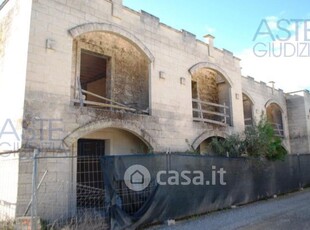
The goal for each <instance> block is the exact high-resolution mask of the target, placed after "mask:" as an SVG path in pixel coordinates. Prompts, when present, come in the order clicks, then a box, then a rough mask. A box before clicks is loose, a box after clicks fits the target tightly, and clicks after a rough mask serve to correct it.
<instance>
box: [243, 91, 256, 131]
mask: <svg viewBox="0 0 310 230" xmlns="http://www.w3.org/2000/svg"><path fill="white" fill-rule="evenodd" d="M242 100H243V116H244V125H245V127H249V126H252V125H253V124H254V119H253V102H252V100H251V99H250V98H249V96H248V95H246V94H245V93H242Z"/></svg>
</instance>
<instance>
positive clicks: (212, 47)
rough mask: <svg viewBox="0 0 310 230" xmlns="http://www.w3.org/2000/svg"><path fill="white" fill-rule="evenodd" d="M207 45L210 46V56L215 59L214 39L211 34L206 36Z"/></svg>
mask: <svg viewBox="0 0 310 230" xmlns="http://www.w3.org/2000/svg"><path fill="white" fill-rule="evenodd" d="M204 38H205V39H206V43H207V44H208V45H209V56H211V57H214V38H215V37H213V36H212V35H211V34H207V35H205V36H204Z"/></svg>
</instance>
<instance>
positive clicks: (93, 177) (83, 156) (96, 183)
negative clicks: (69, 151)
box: [76, 139, 105, 209]
mask: <svg viewBox="0 0 310 230" xmlns="http://www.w3.org/2000/svg"><path fill="white" fill-rule="evenodd" d="M104 155H105V141H104V140H92V139H79V140H78V158H77V178H76V183H77V208H78V209H81V208H83V209H86V208H87V209H89V208H100V209H101V208H104V182H103V175H102V173H103V172H102V168H101V165H100V157H101V156H104Z"/></svg>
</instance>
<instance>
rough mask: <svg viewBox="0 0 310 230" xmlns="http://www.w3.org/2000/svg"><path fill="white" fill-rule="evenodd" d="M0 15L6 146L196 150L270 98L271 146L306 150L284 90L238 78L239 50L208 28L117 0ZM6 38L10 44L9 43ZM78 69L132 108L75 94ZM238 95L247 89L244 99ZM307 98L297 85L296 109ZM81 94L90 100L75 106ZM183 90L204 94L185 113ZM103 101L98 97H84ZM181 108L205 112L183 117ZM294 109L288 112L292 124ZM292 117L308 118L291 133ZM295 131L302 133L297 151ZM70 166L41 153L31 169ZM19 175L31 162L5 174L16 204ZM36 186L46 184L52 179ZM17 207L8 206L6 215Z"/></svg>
mask: <svg viewBox="0 0 310 230" xmlns="http://www.w3.org/2000/svg"><path fill="white" fill-rule="evenodd" d="M16 10H18V12H19V13H18V15H15V16H14V19H12V21H11V15H12V12H15V11H16ZM0 20H1V21H0V29H1V31H11V32H10V34H11V35H10V36H9V35H8V36H6V35H0V41H1V44H0V81H1V84H0V85H1V90H2V88H5V89H6V90H4V91H0V94H1V97H0V98H1V99H0V102H1V103H2V105H4V106H5V105H8V103H7V101H6V100H5V99H6V98H7V97H11V96H9V95H10V92H12V91H16V92H17V93H18V94H20V95H19V96H18V97H14V98H12V100H13V103H14V104H16V107H15V109H12V110H11V109H8V113H7V114H5V115H2V117H1V119H7V118H12V119H13V120H14V124H16V127H19V129H18V131H19V134H20V136H22V139H21V141H20V142H21V146H19V147H20V148H15V149H14V148H13V149H12V148H11V149H10V150H11V151H16V152H19V153H21V154H32V152H33V149H35V148H38V149H41V150H42V152H45V153H46V154H56V155H60V156H61V155H66V156H67V155H70V156H76V155H77V148H78V140H79V139H102V140H105V141H106V145H105V154H106V155H116V154H132V153H147V152H154V153H156V152H167V151H176V152H186V151H193V150H196V149H200V148H199V146H200V144H201V143H204V144H203V145H202V146H201V147H202V148H201V149H207V147H206V146H205V144H206V143H208V138H210V137H215V136H216V137H222V138H225V136H227V135H228V134H231V133H234V132H241V131H243V130H244V128H245V121H244V118H245V117H244V114H247V116H248V115H249V114H251V113H252V116H251V119H253V120H258V119H259V117H260V114H261V112H262V111H264V112H265V113H266V111H267V108H268V106H269V105H271V104H276V105H277V106H278V107H279V108H280V111H281V115H282V117H281V119H282V122H283V124H281V125H282V126H281V127H282V129H281V130H282V131H283V133H281V135H282V134H283V135H282V137H283V146H284V147H285V148H286V149H287V150H288V151H289V152H292V153H299V152H300V151H302V152H309V150H310V147H309V145H310V144H309V143H310V140H309V132H310V127H308V126H309V115H308V113H307V115H305V116H304V114H303V113H294V112H292V111H291V109H293V110H294V111H295V110H299V109H300V107H296V106H297V105H296V104H294V103H292V101H293V100H295V98H293V97H287V96H286V95H285V94H284V93H283V91H281V90H275V89H273V88H271V87H268V86H266V84H265V83H263V82H260V83H258V82H255V81H254V79H252V78H250V77H247V78H245V77H242V76H241V71H240V65H239V61H240V60H239V59H238V58H237V57H235V56H233V54H232V53H231V52H229V51H227V50H219V49H217V48H215V47H213V41H212V39H213V38H212V37H211V36H209V37H208V39H209V43H208V44H207V43H205V42H202V41H199V40H197V39H196V37H195V35H193V34H191V33H189V32H187V31H185V30H182V31H178V30H175V29H173V28H171V27H169V26H167V25H165V24H162V23H160V21H159V18H157V17H155V16H153V15H150V14H148V13H146V12H143V11H142V12H141V13H140V12H136V11H133V10H131V9H128V8H126V7H124V6H122V2H121V0H118V1H110V0H92V1H82V0H75V1H73V0H67V1H62V0H33V1H32V0H11V1H9V2H8V3H7V4H6V5H5V6H4V7H3V8H2V9H1V11H0ZM27 21H29V23H25V22H27ZM24 27H25V28H24ZM20 28H24V29H22V30H20ZM16 31H19V32H16ZM17 43H18V44H19V46H17V47H19V48H20V50H17V49H13V48H12V47H13V45H14V44H17ZM82 52H85V53H87V54H89V55H90V56H92V55H93V56H92V58H88V59H87V58H86V59H85V60H90V59H93V60H95V59H96V58H97V59H96V60H97V61H98V63H103V64H100V65H102V66H103V67H102V69H103V70H102V71H103V72H102V73H101V75H98V74H97V75H96V73H97V72H96V71H100V70H96V71H95V73H94V74H93V76H92V77H90V75H91V74H90V72H91V71H90V70H88V69H87V68H89V67H90V66H92V65H93V64H92V63H89V62H87V63H82V62H84V61H83V60H82V58H81V53H82ZM17 53H18V55H16V54H17ZM16 56H18V58H16V59H14V65H12V63H11V62H12V58H14V57H16ZM101 59H102V60H101ZM85 62H86V61H85ZM16 66H18V70H17V69H16ZM84 72H85V73H86V74H85V75H87V76H86V77H85V78H84V79H86V80H83V81H82V80H81V78H82V76H81V75H82V74H83V73H84ZM98 73H99V72H98ZM95 75H96V76H95ZM95 77H97V78H95ZM79 78H80V80H81V82H80V83H81V85H82V86H81V87H82V89H84V90H86V91H91V92H92V93H95V94H97V95H99V96H100V97H105V98H107V99H109V100H111V101H113V102H116V103H118V104H117V106H120V105H122V106H124V107H130V108H131V109H133V110H126V108H125V109H122V108H116V107H111V106H109V105H111V104H113V102H110V101H108V102H106V101H105V100H104V99H102V98H99V99H98V97H94V96H93V95H86V94H85V92H83V93H81V92H80V91H79V90H78V83H77V82H78V80H77V79H79ZM16 82H19V86H18V87H17V88H16V87H15V84H16ZM193 84H196V86H195V87H196V89H194V88H193ZM243 95H246V96H247V98H248V101H247V104H246V105H245V106H244V104H243V98H244V96H243ZM308 97H309V94H308V93H305V96H304V97H302V98H301V99H300V100H301V101H303V103H304V104H302V103H301V104H302V105H301V107H302V109H304V108H306V109H305V110H306V111H309V108H308V107H309V100H308V99H307V98H308ZM83 98H84V99H86V100H90V101H91V102H93V104H92V105H93V106H90V105H86V106H85V105H83V104H81V103H80V102H81V100H82V101H83V100H84V99H83ZM193 98H194V99H199V100H200V101H203V102H208V103H209V104H201V107H200V110H207V111H208V112H209V113H203V114H202V113H200V112H197V111H196V112H195V111H193V107H194V102H193V101H192V99H193ZM296 100H297V99H296ZM298 100H299V99H298ZM249 101H251V103H249ZM103 102H104V103H105V105H104V106H103V105H97V104H96V103H103ZM196 103H197V102H196ZM210 103H211V104H210ZM214 104H215V105H214ZM94 105H95V106H94ZM251 106H252V108H251ZM244 107H246V108H247V113H244V110H243V108H244ZM8 108H10V107H9V106H8ZM222 109H224V110H225V112H223V110H222ZM195 114H196V115H195ZM223 114H224V115H223ZM193 115H194V116H197V118H198V119H208V121H207V120H205V121H206V122H197V121H193ZM296 116H297V117H300V120H299V121H300V122H295V123H294V121H295V120H296ZM210 120H211V122H209V121H210ZM212 121H214V123H212ZM305 124H307V125H305ZM304 126H307V127H308V128H307V129H303V130H302V131H300V132H298V133H296V131H294V130H295V129H298V128H301V127H304ZM290 135H291V136H290ZM298 135H302V136H303V138H304V139H305V140H307V141H308V144H305V145H304V146H303V147H302V150H300V149H299V148H300V145H299V144H298V143H297V142H298V141H297V142H296V138H297V137H298ZM290 137H291V140H290ZM292 143H293V144H292ZM4 150H7V149H4ZM74 164H75V162H74V161H70V160H62V159H53V160H50V161H49V162H48V163H47V164H46V165H45V166H42V167H41V168H40V170H41V171H40V173H41V174H42V172H43V171H44V168H45V169H46V168H48V169H49V170H50V172H51V174H50V175H51V176H52V177H53V178H54V179H55V180H59V181H60V180H74V178H75V177H74V176H72V175H75V174H76V168H75V167H74V166H72V165H74ZM0 170H1V169H0ZM0 172H1V171H0ZM31 173H32V168H31V166H29V165H28V164H25V163H23V162H21V163H20V165H19V171H16V172H15V174H16V177H18V178H19V190H18V194H17V196H16V197H18V200H16V198H15V201H14V199H13V200H12V202H15V203H17V206H18V207H25V205H27V202H28V200H27V199H23V198H24V197H30V193H31V189H29V186H31V184H30V182H29V180H27V179H26V178H24V177H30V176H31ZM28 179H29V178H28ZM27 181H28V182H27ZM30 181H31V180H30ZM16 186H17V185H16ZM45 186H46V188H45V189H46V190H50V191H51V190H53V184H50V185H45ZM68 189H69V188H64V192H66V191H68ZM58 202H60V203H62V202H63V201H62V200H60V201H58ZM47 205H48V204H47ZM22 212H23V208H20V209H17V214H16V215H21V214H22Z"/></svg>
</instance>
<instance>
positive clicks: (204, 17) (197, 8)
mask: <svg viewBox="0 0 310 230" xmlns="http://www.w3.org/2000/svg"><path fill="white" fill-rule="evenodd" d="M123 4H124V5H125V6H128V7H129V8H132V9H134V10H136V11H140V10H141V9H142V10H144V11H147V12H149V13H151V14H153V15H155V16H157V17H159V18H160V21H161V22H163V23H165V24H167V25H169V26H172V27H174V28H176V29H179V30H180V29H185V30H187V31H189V32H192V33H194V34H196V36H197V38H198V39H200V40H203V36H204V35H206V34H208V33H210V34H212V35H213V36H215V46H216V47H218V48H225V49H227V50H230V51H232V52H233V53H234V54H235V55H236V56H237V57H239V58H241V59H242V62H241V65H242V67H243V68H242V74H243V75H244V76H247V75H250V76H252V77H254V78H255V79H256V80H258V81H265V82H267V83H268V82H269V81H275V82H276V88H282V89H284V90H285V91H295V90H300V89H310V68H308V66H309V63H310V54H308V53H307V55H306V57H300V56H301V55H297V53H296V55H294V56H293V57H286V56H285V57H284V55H282V56H281V57H267V56H265V57H257V55H254V51H253V47H254V46H255V44H257V43H258V42H266V38H264V36H262V35H261V34H259V36H257V39H256V40H255V41H253V38H254V35H255V34H256V32H257V31H258V29H259V25H260V23H261V22H262V20H266V22H267V23H268V24H267V25H268V27H269V28H270V30H271V32H272V33H273V35H279V36H280V37H281V36H282V37H283V36H284V35H287V34H286V33H285V32H284V31H279V29H278V28H277V27H276V23H277V22H278V21H279V20H281V19H285V20H290V19H303V20H306V19H309V20H310V1H307V0H301V1H298V2H297V1H292V0H286V1H283V0H281V1H280V0H269V1H267V0H261V1H245V0H235V1H231V0H224V1H223V0H222V1H214V0H213V1H211V0H192V1H188V0H187V1H185V0H144V1H141V0H123ZM301 24H302V23H301ZM308 24H309V26H308V28H309V29H310V21H309V23H308ZM281 25H282V26H283V27H285V28H286V29H288V30H289V31H290V35H291V37H290V38H291V40H294V38H295V37H294V36H295V35H296V31H295V30H294V28H295V27H294V23H292V22H290V24H289V23H286V22H284V23H282V24H281ZM303 28H304V27H303V26H299V30H301V31H299V34H300V35H304V31H302V30H303ZM265 31H266V26H265V27H262V29H261V30H259V32H265ZM308 34H309V35H308V37H309V39H310V31H309V32H308ZM303 38H304V37H303V36H300V37H299V39H298V42H297V43H300V42H302V43H304V42H305V41H304V40H303ZM269 40H270V39H269ZM269 42H270V41H269ZM287 42H290V40H289V41H287ZM306 42H307V43H309V44H308V45H309V49H310V41H306ZM297 43H296V41H295V43H294V44H295V47H297ZM266 44H267V43H266ZM272 44H273V43H272ZM274 44H275V45H278V46H279V43H277V42H275V43H274ZM282 45H283V44H282Z"/></svg>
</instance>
